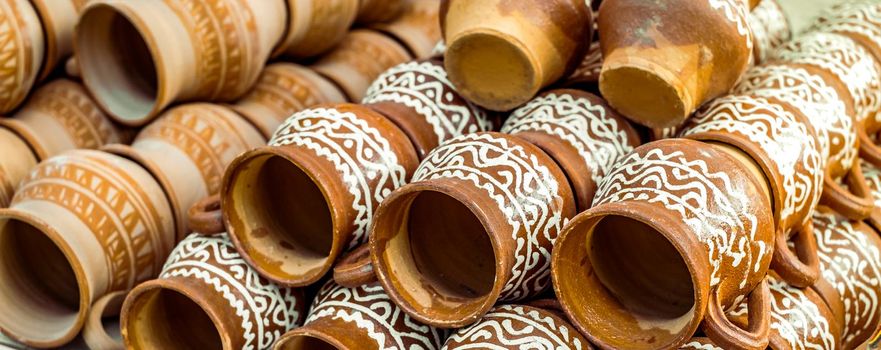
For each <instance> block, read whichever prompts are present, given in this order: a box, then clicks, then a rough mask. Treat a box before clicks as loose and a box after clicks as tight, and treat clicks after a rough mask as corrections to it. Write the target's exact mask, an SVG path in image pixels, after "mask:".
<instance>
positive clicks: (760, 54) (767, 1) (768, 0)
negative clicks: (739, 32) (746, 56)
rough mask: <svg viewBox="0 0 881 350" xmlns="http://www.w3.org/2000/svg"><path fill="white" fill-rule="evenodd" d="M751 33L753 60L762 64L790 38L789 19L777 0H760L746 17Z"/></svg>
mask: <svg viewBox="0 0 881 350" xmlns="http://www.w3.org/2000/svg"><path fill="white" fill-rule="evenodd" d="M747 19H748V21H749V27H750V28H751V29H752V33H753V61H754V62H755V63H756V64H762V63H764V62H765V60H767V59H768V57H769V56H771V52H773V51H774V50H775V49H777V47H779V46H780V45H782V44H783V43H785V42H787V41H789V39H792V29H790V25H789V20H787V19H786V14H785V13H783V8H781V7H780V4H779V3H778V2H777V0H761V1H760V2H759V4H758V6H756V7H755V8H754V9H753V10H752V12H750V13H749V16H748V17H747Z"/></svg>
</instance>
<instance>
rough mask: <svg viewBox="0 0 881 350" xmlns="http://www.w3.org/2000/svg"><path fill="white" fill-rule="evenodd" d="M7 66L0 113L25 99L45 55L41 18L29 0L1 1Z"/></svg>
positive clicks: (2, 76)
mask: <svg viewBox="0 0 881 350" xmlns="http://www.w3.org/2000/svg"><path fill="white" fill-rule="evenodd" d="M0 32H2V33H3V60H4V65H3V66H4V68H3V70H2V71H0V81H2V82H3V86H2V87H0V113H7V112H10V111H12V110H13V109H15V108H16V107H18V105H19V104H21V102H22V101H24V99H25V97H26V96H27V94H28V92H30V90H31V87H32V86H33V85H34V82H36V80H37V76H38V75H39V74H40V67H41V66H42V65H43V61H44V57H45V54H46V47H45V42H44V40H45V35H44V32H43V26H42V24H41V23H40V18H39V17H38V15H37V12H36V10H35V9H34V7H33V5H32V4H31V2H30V1H27V0H3V1H0Z"/></svg>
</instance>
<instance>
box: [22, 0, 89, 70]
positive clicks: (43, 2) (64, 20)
mask: <svg viewBox="0 0 881 350" xmlns="http://www.w3.org/2000/svg"><path fill="white" fill-rule="evenodd" d="M86 2H87V1H79V0H61V1H58V0H32V1H31V4H32V5H33V6H34V9H35V10H36V11H37V14H38V15H39V17H40V21H42V23H43V28H44V31H45V35H46V38H45V45H46V47H45V50H46V51H45V61H44V62H43V68H42V69H41V70H40V76H39V80H44V79H46V77H47V76H49V74H50V73H52V72H53V71H54V69H55V67H56V66H57V65H58V64H59V63H61V62H65V60H66V59H67V58H68V57H69V56H70V55H71V54H73V29H74V27H75V26H76V22H77V20H78V19H79V12H80V10H82V8H83V7H84V6H85V4H86Z"/></svg>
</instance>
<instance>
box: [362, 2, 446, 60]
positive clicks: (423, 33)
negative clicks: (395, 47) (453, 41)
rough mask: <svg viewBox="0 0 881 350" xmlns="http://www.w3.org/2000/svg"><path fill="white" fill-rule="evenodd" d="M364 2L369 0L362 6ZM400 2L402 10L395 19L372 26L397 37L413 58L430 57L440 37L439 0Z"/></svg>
mask: <svg viewBox="0 0 881 350" xmlns="http://www.w3.org/2000/svg"><path fill="white" fill-rule="evenodd" d="M393 1H394V0H393ZM364 3H369V1H363V2H362V6H363V4H364ZM401 3H402V4H403V6H404V10H403V12H402V13H401V15H400V16H399V17H398V18H397V19H395V20H394V21H391V22H388V23H377V24H375V25H373V26H372V28H374V29H376V30H379V31H383V32H386V33H388V35H390V36H392V37H394V38H396V39H398V41H400V42H401V43H403V44H404V46H406V47H407V49H408V50H409V51H410V54H411V55H413V57H414V58H417V59H425V58H429V57H431V56H432V54H431V52H432V49H433V48H434V46H435V45H436V44H437V42H438V40H440V39H441V29H440V18H439V14H438V12H439V11H440V0H402V1H401Z"/></svg>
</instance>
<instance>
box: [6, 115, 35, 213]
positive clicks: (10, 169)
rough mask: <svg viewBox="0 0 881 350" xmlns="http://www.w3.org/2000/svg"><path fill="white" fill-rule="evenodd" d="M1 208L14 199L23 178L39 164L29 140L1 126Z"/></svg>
mask: <svg viewBox="0 0 881 350" xmlns="http://www.w3.org/2000/svg"><path fill="white" fill-rule="evenodd" d="M0 149H2V150H3V153H4V154H3V156H2V157H0V208H6V206H8V205H9V202H10V201H11V200H12V195H13V194H14V193H15V189H16V187H18V184H19V182H21V179H23V178H25V177H26V176H27V175H28V172H30V170H31V169H33V167H34V166H36V165H37V156H36V155H35V154H34V153H33V152H32V151H31V148H30V147H28V144H27V142H25V140H24V139H22V138H21V137H19V136H18V135H17V134H15V133H14V132H12V131H10V130H9V129H6V128H4V127H2V126H0Z"/></svg>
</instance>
